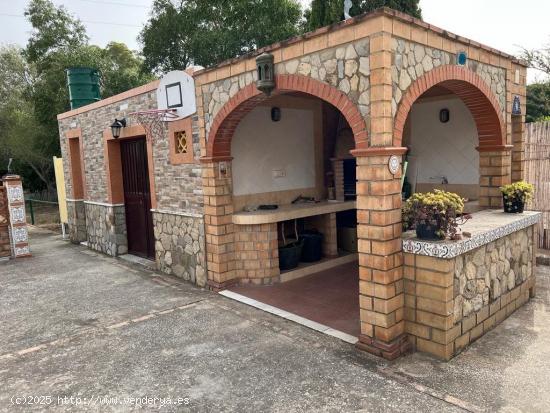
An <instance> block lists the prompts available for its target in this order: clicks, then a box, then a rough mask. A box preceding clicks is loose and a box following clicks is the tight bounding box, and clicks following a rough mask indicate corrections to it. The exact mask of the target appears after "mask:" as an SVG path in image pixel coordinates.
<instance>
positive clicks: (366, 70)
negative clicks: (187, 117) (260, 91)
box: [201, 37, 370, 136]
mask: <svg viewBox="0 0 550 413" xmlns="http://www.w3.org/2000/svg"><path fill="white" fill-rule="evenodd" d="M369 54H370V40H369V38H368V37H365V38H363V39H361V40H358V41H355V42H352V43H349V44H347V45H342V46H339V47H333V48H327V49H324V50H321V51H318V52H315V53H310V54H304V55H303V56H298V57H296V58H292V59H289V60H286V61H284V62H280V63H277V64H276V65H275V73H276V74H277V75H284V74H297V75H302V76H307V77H311V78H313V79H315V80H319V81H321V82H325V83H327V84H329V85H331V86H334V87H336V88H338V89H340V90H341V91H342V92H344V93H345V94H346V95H347V96H348V97H349V98H350V99H351V100H352V102H354V103H355V104H357V107H358V108H359V110H360V111H361V114H362V115H363V116H368V115H369V111H370V108H369V104H370V80H369V76H370V59H369ZM256 79H257V73H256V71H255V70H253V71H248V72H245V73H241V74H239V75H238V76H233V77H229V78H226V79H223V80H219V81H216V82H212V83H208V84H204V85H202V86H201V88H202V100H203V102H202V103H203V108H204V114H205V115H204V118H205V119H204V120H205V128H206V135H207V136H208V132H209V131H210V127H211V125H212V122H213V120H214V118H215V117H216V115H217V114H218V112H219V110H220V109H221V108H222V107H223V106H224V105H225V104H226V103H227V101H228V100H229V99H230V98H231V97H233V96H234V95H235V94H236V93H237V92H238V91H239V90H241V89H243V88H244V87H245V86H247V85H249V84H251V83H252V82H254V81H256Z"/></svg>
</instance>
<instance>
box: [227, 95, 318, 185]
mask: <svg viewBox="0 0 550 413" xmlns="http://www.w3.org/2000/svg"><path fill="white" fill-rule="evenodd" d="M314 150H315V149H314V128H313V111H312V110H303V109H289V108H284V107H282V108H281V120H280V121H279V122H273V121H271V108H270V107H265V106H258V107H256V108H255V109H253V110H252V111H251V112H250V113H249V114H248V115H246V116H245V118H244V119H243V120H242V121H241V122H240V123H239V126H238V127H237V130H236V131H235V134H234V136H233V139H232V143H231V155H232V156H233V162H232V166H233V194H234V195H247V194H258V193H263V192H275V191H284V190H291V189H301V188H313V187H315V152H314ZM274 170H278V171H284V174H285V176H284V177H277V178H274V177H273V171H274Z"/></svg>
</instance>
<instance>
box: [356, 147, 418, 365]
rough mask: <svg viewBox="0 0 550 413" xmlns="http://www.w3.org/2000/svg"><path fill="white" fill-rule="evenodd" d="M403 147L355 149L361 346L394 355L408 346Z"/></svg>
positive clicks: (389, 356) (360, 347)
mask: <svg viewBox="0 0 550 413" xmlns="http://www.w3.org/2000/svg"><path fill="white" fill-rule="evenodd" d="M405 151H406V149H405V148H369V149H364V150H361V149H359V150H355V151H352V153H353V154H354V156H356V157H357V221H358V227H357V237H358V249H359V279H360V280H359V291H360V295H359V300H360V308H361V335H360V336H359V342H358V343H357V347H358V348H359V349H361V350H366V351H368V352H370V353H373V354H376V355H378V356H383V357H385V358H388V359H394V358H396V357H398V356H399V355H401V354H403V352H405V351H406V350H407V349H408V343H407V339H406V335H405V321H404V292H403V253H402V241H401V231H402V226H401V169H399V171H398V172H397V173H396V174H395V175H393V174H392V173H391V172H390V170H389V167H388V162H389V160H390V157H391V156H392V155H396V156H398V157H399V159H400V160H401V158H402V156H403V154H404V153H405Z"/></svg>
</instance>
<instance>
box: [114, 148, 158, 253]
mask: <svg viewBox="0 0 550 413" xmlns="http://www.w3.org/2000/svg"><path fill="white" fill-rule="evenodd" d="M120 156H121V158H122V180H123V185H124V206H125V210H126V229H127V233H128V252H129V253H131V254H135V255H139V256H141V257H145V258H154V257H155V244H154V235H153V234H154V233H153V216H152V213H151V192H150V188H149V171H148V168H147V146H146V144H145V138H138V139H125V140H122V141H120Z"/></svg>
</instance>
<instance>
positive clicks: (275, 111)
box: [271, 106, 281, 122]
mask: <svg viewBox="0 0 550 413" xmlns="http://www.w3.org/2000/svg"><path fill="white" fill-rule="evenodd" d="M271 120H272V121H273V122H279V121H280V120H281V108H278V107H277V106H273V107H272V108H271Z"/></svg>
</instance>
